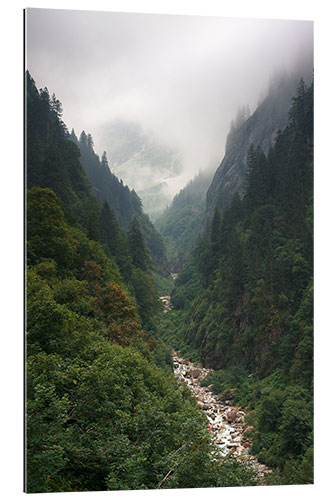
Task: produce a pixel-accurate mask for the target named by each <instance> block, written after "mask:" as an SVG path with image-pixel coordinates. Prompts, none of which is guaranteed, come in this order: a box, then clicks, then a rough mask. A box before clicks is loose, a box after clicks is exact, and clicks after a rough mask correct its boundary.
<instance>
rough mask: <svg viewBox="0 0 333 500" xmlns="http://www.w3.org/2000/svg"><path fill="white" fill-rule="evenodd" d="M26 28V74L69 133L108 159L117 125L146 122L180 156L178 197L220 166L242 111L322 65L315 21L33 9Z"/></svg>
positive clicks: (174, 186)
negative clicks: (291, 77)
mask: <svg viewBox="0 0 333 500" xmlns="http://www.w3.org/2000/svg"><path fill="white" fill-rule="evenodd" d="M26 27H27V30H26V53H27V56H26V66H27V68H28V69H29V71H30V73H31V75H32V77H33V78H34V79H35V81H36V84H37V86H38V88H40V87H44V86H47V87H48V89H49V91H50V92H51V93H53V92H54V93H55V94H56V96H57V98H58V99H59V100H60V101H61V102H62V104H63V108H64V114H63V120H64V122H65V123H66V125H67V126H68V128H69V129H71V128H72V127H73V128H74V129H75V131H76V132H77V134H79V133H80V132H81V131H82V130H85V131H86V132H89V133H91V134H92V136H93V138H94V143H95V150H96V152H97V153H98V154H100V155H101V153H102V152H103V150H105V149H106V150H107V144H105V128H106V127H107V126H108V124H109V123H110V122H112V121H114V120H125V121H130V122H132V121H133V122H136V123H138V124H139V125H140V126H141V127H142V129H143V130H144V132H145V133H147V134H152V135H153V136H154V137H156V138H157V140H158V141H160V142H161V144H164V145H166V146H168V147H171V148H174V149H175V150H177V151H178V152H179V154H180V157H181V160H182V165H183V171H182V174H181V175H180V176H179V177H178V178H177V179H173V181H172V182H170V184H169V185H170V190H172V192H176V191H178V190H179V189H180V188H181V187H182V186H184V185H185V184H186V182H187V181H188V180H189V179H191V178H193V177H194V175H195V174H196V173H197V172H198V171H199V170H201V169H204V168H206V167H208V166H210V167H211V168H212V167H214V165H215V168H217V166H218V164H219V162H220V161H221V160H222V158H223V155H224V148H225V141H226V136H227V134H228V131H229V128H230V122H231V120H232V119H233V118H234V116H235V114H236V112H237V109H238V107H239V106H242V105H247V104H248V105H249V106H250V108H251V110H252V111H253V110H254V109H255V108H256V106H257V105H258V101H259V100H261V99H263V98H264V96H265V94H266V92H267V88H268V86H269V84H270V82H271V81H272V79H273V78H275V77H276V75H278V74H283V73H285V74H288V73H291V72H293V73H295V72H299V69H298V68H299V67H300V66H301V65H303V64H304V63H305V62H307V63H308V62H309V61H310V64H312V51H313V23H312V22H310V21H286V20H255V19H228V18H218V17H196V16H172V15H156V14H121V13H110V12H93V11H91V12H89V11H69V10H47V9H28V10H27V18H26ZM107 152H108V156H109V162H110V165H111V167H112V151H111V152H110V151H108V150H107ZM130 187H132V186H130Z"/></svg>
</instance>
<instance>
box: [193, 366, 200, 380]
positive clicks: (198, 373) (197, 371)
mask: <svg viewBox="0 0 333 500" xmlns="http://www.w3.org/2000/svg"><path fill="white" fill-rule="evenodd" d="M200 373H201V372H200V370H199V369H198V368H195V369H194V370H193V372H192V375H193V378H198V377H199V376H200Z"/></svg>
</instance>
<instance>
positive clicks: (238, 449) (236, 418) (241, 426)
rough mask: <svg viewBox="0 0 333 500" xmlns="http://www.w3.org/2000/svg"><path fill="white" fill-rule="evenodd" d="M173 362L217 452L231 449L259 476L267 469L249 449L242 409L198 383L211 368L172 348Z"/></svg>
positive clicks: (225, 451) (224, 453) (223, 454)
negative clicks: (185, 357)
mask: <svg viewBox="0 0 333 500" xmlns="http://www.w3.org/2000/svg"><path fill="white" fill-rule="evenodd" d="M173 365H174V373H175V375H176V376H177V377H178V379H179V380H180V381H181V382H184V383H186V384H187V385H188V387H189V388H190V389H191V390H192V391H193V393H194V394H195V396H196V398H197V400H198V404H199V405H200V406H201V408H202V409H203V411H204V412H205V414H206V416H207V418H208V428H209V431H210V433H211V437H212V440H213V442H214V443H215V444H216V445H217V446H218V448H219V449H220V453H221V455H222V456H226V455H227V454H228V453H229V452H232V453H233V454H234V455H236V456H237V457H238V459H239V460H242V461H244V462H248V463H249V464H250V465H251V466H253V467H254V468H255V470H256V471H257V472H258V474H259V477H261V478H263V477H264V476H265V474H267V473H270V472H271V471H270V469H268V467H266V466H265V465H263V464H261V463H259V462H258V461H257V460H256V459H255V458H254V457H253V456H251V455H250V453H249V447H250V445H251V440H250V439H248V438H245V436H244V433H245V431H246V430H250V428H249V427H248V426H247V425H246V424H245V415H246V413H245V411H244V409H243V408H242V407H240V406H233V405H232V402H231V401H221V400H220V399H219V398H218V396H217V395H215V394H213V393H212V392H211V390H210V389H211V386H208V387H201V386H200V382H201V381H202V380H203V379H204V378H206V377H207V375H208V374H209V372H211V371H212V370H210V369H208V368H202V367H199V366H196V365H195V364H194V363H191V362H190V361H189V360H187V359H182V358H181V357H180V355H179V354H178V353H176V352H174V353H173Z"/></svg>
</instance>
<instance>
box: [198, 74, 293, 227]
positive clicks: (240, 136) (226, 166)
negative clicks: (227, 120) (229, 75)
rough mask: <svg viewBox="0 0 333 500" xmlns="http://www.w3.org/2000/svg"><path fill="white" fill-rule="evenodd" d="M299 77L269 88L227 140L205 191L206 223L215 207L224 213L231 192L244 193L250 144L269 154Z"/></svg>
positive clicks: (283, 125) (285, 115) (286, 114)
mask: <svg viewBox="0 0 333 500" xmlns="http://www.w3.org/2000/svg"><path fill="white" fill-rule="evenodd" d="M298 81H299V78H298V77H295V76H294V77H292V78H288V79H287V78H285V79H281V80H280V81H279V82H278V83H276V84H275V85H274V86H272V87H271V88H270V91H269V93H268V95H267V97H266V98H265V99H264V100H263V101H262V103H260V104H259V105H258V107H257V109H256V111H255V112H254V113H253V114H252V115H251V116H250V117H249V118H248V119H247V120H246V121H245V122H243V123H242V124H241V125H240V126H239V127H238V128H233V129H232V130H231V131H230V133H229V135H228V138H227V142H226V150H225V156H224V158H223V160H222V162H221V164H220V165H219V167H218V168H217V170H216V172H215V175H214V177H213V180H212V183H211V185H210V187H209V189H208V191H207V204H206V216H205V221H206V223H207V222H208V221H209V220H212V217H213V214H214V210H215V207H217V208H219V210H220V211H223V210H224V209H225V207H226V206H227V205H228V203H229V202H230V200H231V197H232V195H233V194H234V193H236V192H239V193H240V194H242V193H243V190H244V185H245V178H246V170H247V153H248V150H249V147H250V146H251V144H253V146H254V147H257V146H261V148H262V149H263V151H264V152H266V153H267V152H268V151H269V149H270V148H271V147H272V146H273V145H274V142H275V139H276V136H277V132H278V130H280V129H281V130H282V129H283V128H284V127H285V126H286V124H287V120H288V110H289V108H290V104H291V98H292V96H293V95H295V91H296V88H297V84H298Z"/></svg>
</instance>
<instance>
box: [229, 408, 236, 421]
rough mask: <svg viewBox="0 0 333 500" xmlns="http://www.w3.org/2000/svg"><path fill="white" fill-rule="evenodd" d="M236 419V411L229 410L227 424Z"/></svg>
mask: <svg viewBox="0 0 333 500" xmlns="http://www.w3.org/2000/svg"><path fill="white" fill-rule="evenodd" d="M236 417H237V411H236V410H230V411H229V412H228V413H227V420H228V422H233V421H234V420H235V419H236Z"/></svg>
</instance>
